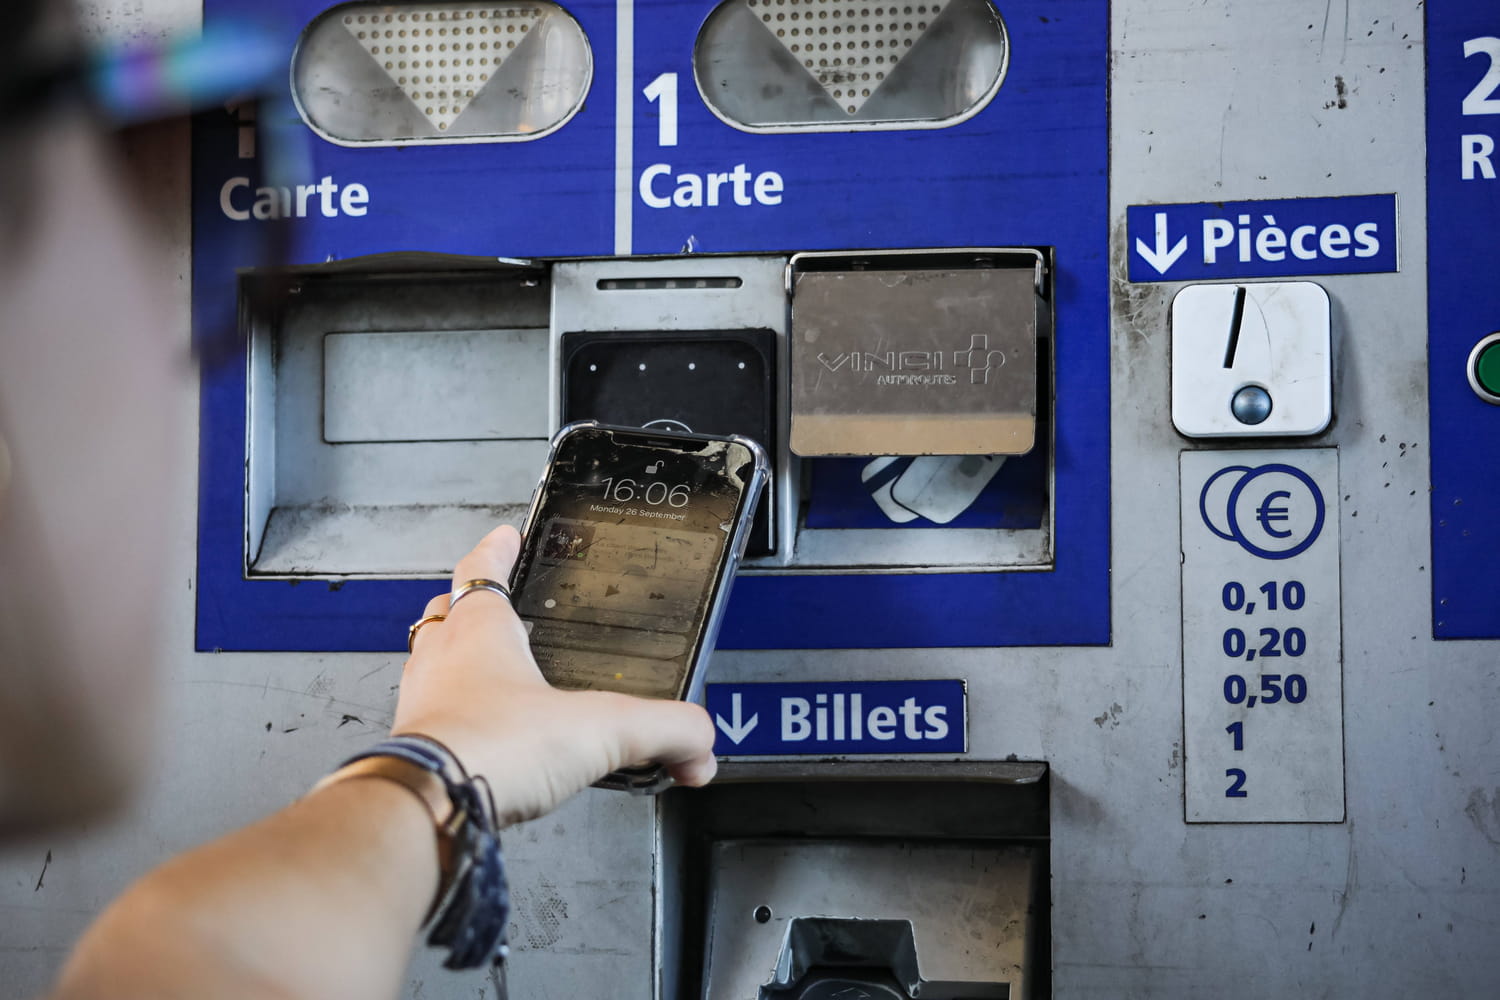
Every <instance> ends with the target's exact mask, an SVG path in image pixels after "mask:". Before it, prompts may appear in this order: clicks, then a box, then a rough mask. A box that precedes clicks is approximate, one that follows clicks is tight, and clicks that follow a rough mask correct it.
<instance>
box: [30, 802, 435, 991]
mask: <svg viewBox="0 0 1500 1000" xmlns="http://www.w3.org/2000/svg"><path fill="white" fill-rule="evenodd" d="M437 879H438V865H437V847H436V836H435V833H434V830H433V823H432V817H431V815H430V814H429V813H428V811H427V809H426V808H425V807H424V806H423V805H422V803H421V801H420V800H418V799H417V797H416V796H414V795H412V794H411V792H409V791H408V790H406V789H404V788H402V787H400V786H399V785H396V784H395V783H393V782H390V781H384V780H380V779H361V780H356V781H345V782H340V783H336V784H333V785H331V786H329V787H327V788H324V789H322V790H320V791H318V792H317V793H316V794H314V795H311V796H308V797H307V798H305V799H303V800H301V801H299V802H297V803H295V804H294V805H292V806H289V807H288V808H286V809H283V810H282V811H281V812H279V813H276V814H275V815H273V816H271V817H269V818H267V819H265V820H262V821H261V822H259V823H257V824H255V825H254V826H251V827H247V828H246V829H244V830H241V831H239V832H237V833H234V834H231V835H229V836H227V837H224V838H223V839H221V840H217V841H214V842H213V843H210V844H208V845H206V846H204V847H201V848H199V849H198V850H195V851H193V852H191V853H189V854H186V855H184V856H183V857H181V858H178V859H175V860H173V861H171V862H169V863H167V864H166V865H163V866H162V867H161V868H158V869H156V870H155V871H153V872H151V873H150V874H149V875H147V876H146V877H145V878H143V879H141V880H140V881H139V882H138V883H136V884H135V885H134V886H132V887H131V888H130V889H129V890H128V891H127V892H126V893H125V895H124V896H122V897H120V899H119V900H118V901H116V902H115V903H114V904H113V905H112V906H111V907H110V908H109V909H108V910H107V911H105V913H104V915H103V916H102V917H100V919H99V921H98V922H97V923H96V924H95V925H94V926H93V927H92V928H90V930H89V931H88V932H87V933H86V934H85V936H84V938H83V940H82V941H81V942H80V943H79V946H78V948H77V950H76V951H75V952H74V955H73V957H72V959H71V960H70V961H69V963H68V965H67V967H66V968H65V969H64V971H63V974H62V977H61V979H60V980H59V983H58V987H57V989H56V991H55V992H54V994H53V996H54V998H55V1000H75V998H78V1000H84V998H87V1000H92V998H95V997H100V998H102V997H108V998H110V1000H117V998H118V1000H126V998H134V997H143V998H144V997H150V998H153V1000H158V998H161V1000H164V998H171V997H184V998H193V1000H199V998H202V997H204V996H226V997H228V996H233V997H241V996H244V997H262V996H263V997H277V998H289V1000H290V998H298V1000H300V998H304V997H305V998H308V1000H314V998H315V1000H333V998H338V997H350V998H359V1000H366V998H379V997H393V996H395V995H396V994H397V992H398V989H399V986H400V982H401V976H402V973H403V972H404V970H405V967H406V962H407V957H408V955H409V952H410V949H411V945H412V936H413V934H414V933H415V932H416V930H417V927H418V925H419V923H420V921H421V919H422V916H423V914H424V913H425V912H426V909H427V906H428V904H429V903H430V901H431V899H432V896H433V893H434V891H435V888H436V885H437Z"/></svg>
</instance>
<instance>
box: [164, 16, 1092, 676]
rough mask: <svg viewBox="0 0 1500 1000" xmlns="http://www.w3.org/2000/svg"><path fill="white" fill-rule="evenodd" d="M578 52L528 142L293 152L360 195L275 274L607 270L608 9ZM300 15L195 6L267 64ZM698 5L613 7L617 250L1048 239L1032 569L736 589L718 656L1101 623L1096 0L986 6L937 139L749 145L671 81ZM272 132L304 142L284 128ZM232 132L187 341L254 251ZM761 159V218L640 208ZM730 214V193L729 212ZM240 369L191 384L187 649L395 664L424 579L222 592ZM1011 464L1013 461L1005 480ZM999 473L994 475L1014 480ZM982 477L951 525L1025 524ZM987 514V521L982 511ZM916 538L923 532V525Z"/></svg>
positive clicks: (241, 396)
mask: <svg viewBox="0 0 1500 1000" xmlns="http://www.w3.org/2000/svg"><path fill="white" fill-rule="evenodd" d="M565 6H566V7H567V9H568V11H569V12H570V13H571V14H572V15H573V16H574V17H576V18H577V20H578V22H579V23H580V25H582V27H583V29H584V31H585V33H586V34H587V36H588V38H589V39H590V42H591V44H592V46H593V54H594V81H593V85H592V88H591V90H590V92H589V96H588V98H587V100H586V102H585V106H584V108H583V110H582V111H580V112H579V114H578V115H577V116H576V117H575V118H574V119H573V120H572V121H570V122H569V123H568V124H566V125H565V126H563V127H562V128H561V129H559V130H558V131H557V132H556V133H554V134H553V135H550V136H547V137H545V138H543V139H539V140H536V141H534V142H526V143H504V144H478V145H455V146H426V147H409V148H405V149H345V148H341V147H335V146H332V145H330V144H327V143H324V142H321V141H317V140H314V141H313V145H314V150H313V155H314V162H313V164H312V167H311V169H310V170H309V176H308V177H307V178H306V182H307V183H315V182H317V181H319V180H320V179H321V178H323V177H330V178H332V179H333V181H332V183H336V184H338V185H340V186H344V185H347V184H349V183H359V184H363V185H364V186H365V187H366V188H368V191H369V207H368V210H367V212H366V213H365V214H364V215H363V216H359V217H349V216H346V215H342V214H340V215H338V216H336V217H324V216H323V214H322V212H321V210H319V211H315V212H311V213H310V215H309V217H308V218H306V219H304V220H301V222H300V227H299V230H298V235H297V242H296V250H295V254H294V259H296V260H300V261H306V262H314V261H324V260H329V259H334V260H337V259H346V258H350V257H356V256H362V255H367V254H375V253H385V252H391V251H401V250H416V251H433V252H444V253H461V254H477V255H498V256H513V257H541V258H560V257H572V256H588V255H608V254H611V253H613V252H614V247H615V240H616V237H617V234H616V232H615V228H614V224H615V200H614V199H615V106H616V85H615V79H616V74H617V65H616V61H615V15H616V3H615V2H614V0H608V2H601V0H578V2H569V3H567V4H565ZM323 8H324V4H322V3H317V2H308V0H275V2H273V0H205V17H206V18H207V19H209V20H210V21H214V20H228V19H231V18H234V17H238V16H256V17H259V18H264V17H265V16H268V14H274V15H276V16H278V17H281V18H283V20H284V24H285V25H286V27H285V29H284V33H285V37H286V44H287V49H288V53H289V54H290V51H291V48H292V46H293V44H294V42H295V38H296V35H297V32H298V31H300V30H301V28H302V26H304V25H306V24H307V23H308V22H310V21H311V20H312V19H313V18H314V17H315V16H316V15H317V14H318V13H320V12H321V10H322V9H323ZM712 8H713V4H712V3H706V2H702V0H682V2H675V3H651V4H646V3H637V4H636V5H635V13H634V18H635V24H634V31H635V40H636V42H635V51H634V66H633V74H632V82H631V87H632V91H633V93H632V98H633V105H632V106H633V108H634V117H635V130H634V135H633V142H632V149H631V152H632V156H633V162H634V170H633V172H632V175H631V183H632V185H633V190H632V194H633V195H634V198H633V204H634V208H633V211H632V213H631V225H632V247H633V250H634V252H636V253H676V252H679V251H680V250H682V249H683V248H684V247H685V246H690V247H692V248H694V249H696V250H699V251H712V252H733V253H742V252H756V251H797V250H811V249H856V248H904V247H942V246H1049V247H1054V248H1055V253H1056V261H1057V270H1056V273H1055V274H1054V275H1053V279H1054V285H1053V290H1054V305H1055V310H1056V354H1055V391H1056V403H1055V413H1054V416H1053V419H1054V423H1053V435H1054V440H1055V446H1054V447H1055V468H1054V470H1053V473H1054V474H1053V480H1052V495H1053V501H1054V503H1053V522H1052V526H1053V531H1054V537H1055V539H1056V541H1055V545H1054V548H1055V568H1054V569H1053V570H1052V571H1050V572H1021V573H962V574H892V575H880V576H876V575H859V576H827V575H820V576H795V575H792V576H775V577H767V576H756V577H743V578H741V579H740V580H739V581H738V582H737V584H736V587H735V594H734V599H733V601H732V603H731V606H730V608H729V613H728V616H727V619H726V622H725V626H724V630H723V633H722V636H721V645H723V646H728V647H738V648H820V647H889V646H897V647H902V646H904V647H912V646H964V645H1036V644H1095V643H1107V642H1108V641H1109V634H1110V631H1109V630H1110V625H1109V622H1110V611H1109V504H1108V484H1109V311H1108V293H1109V283H1108V229H1109V220H1108V186H1107V181H1108V167H1107V155H1108V127H1107V93H1106V87H1107V79H1108V52H1107V45H1108V38H1109V30H1108V19H1107V5H1106V4H1103V3H1099V2H1097V0H1066V2H1062V0H1018V2H1016V3H1007V4H1004V5H1003V10H1002V13H1003V15H1004V17H1005V22H1006V26H1007V29H1008V30H1009V32H1010V40H1011V46H1012V49H1011V58H1010V64H1009V69H1008V75H1007V76H1006V79H1005V81H1004V83H1003V85H1002V86H1001V88H1000V91H999V92H998V94H997V95H996V97H995V99H994V100H993V101H992V102H991V104H990V105H989V106H987V107H986V108H985V109H984V110H982V111H980V112H979V113H978V114H976V115H975V116H974V117H973V118H971V119H970V120H968V121H966V122H964V123H962V124H959V125H956V126H953V127H951V128H944V129H935V130H910V131H906V130H897V131H885V132H877V133H823V134H800V135H753V134H749V133H745V132H740V131H737V130H735V129H733V128H731V127H729V126H728V125H725V124H724V123H723V122H721V121H720V120H719V119H718V118H716V117H714V116H713V115H712V114H711V113H710V112H709V111H708V109H707V108H706V107H705V106H704V104H703V103H702V101H701V99H700V98H699V96H698V94H697V92H696V90H695V89H694V87H693V84H692V63H691V52H692V44H693V40H694V38H695V36H696V34H697V31H698V28H699V26H700V25H701V24H702V22H703V19H704V17H705V16H706V15H707V14H708V12H709V11H710V10H711V9H712ZM668 72H673V73H676V74H678V80H679V86H678V95H679V100H678V112H679V143H678V145H677V146H675V147H670V148H661V147H658V146H657V141H658V127H657V126H658V119H657V118H656V117H655V116H656V114H657V109H658V105H657V104H654V103H652V102H649V101H647V100H646V99H645V98H644V97H643V96H642V95H641V90H642V88H644V87H646V86H647V85H649V84H650V83H651V82H652V81H653V80H655V79H656V78H657V77H658V76H660V74H662V73H668ZM276 127H277V128H278V129H279V130H280V131H281V132H282V133H283V134H285V135H288V136H291V135H296V136H298V137H305V136H306V135H307V132H306V130H305V128H304V127H303V126H302V125H301V123H300V121H289V122H280V123H277V126H276ZM237 131H238V123H237V122H236V121H235V118H234V116H233V115H232V114H231V113H229V112H225V113H222V114H215V115H209V116H205V118H204V119H203V120H202V121H201V122H200V123H199V124H198V126H197V127H196V128H195V132H194V245H195V258H194V270H193V288H194V302H195V310H196V320H195V321H196V323H197V324H198V328H199V330H200V331H201V330H205V329H210V328H213V327H216V326H219V325H222V324H224V323H228V322H232V321H233V319H234V315H235V308H236V305H235V302H236V299H235V289H234V278H233V274H234V268H235V267H237V266H243V265H246V264H252V263H254V262H255V261H256V259H257V257H256V255H255V251H254V249H253V247H252V246H251V245H250V244H251V242H252V237H253V236H254V234H255V232H256V229H255V227H256V225H257V224H256V223H255V222H254V221H253V220H251V221H234V220H232V219H230V218H228V217H227V216H226V214H225V213H224V211H223V210H222V208H221V196H222V195H223V193H224V188H225V185H226V183H229V182H230V181H232V179H233V178H236V177H245V178H247V179H248V180H249V181H250V186H249V187H244V186H241V187H237V188H234V189H233V190H232V192H231V207H232V208H235V209H236V210H243V208H244V207H245V204H244V202H243V201H242V200H238V199H244V198H246V197H248V195H249V193H250V191H251V190H252V189H253V187H254V186H256V184H257V183H258V181H257V180H256V179H255V176H256V175H255V172H254V166H255V165H254V163H249V164H247V163H246V162H245V161H241V160H239V159H238V156H237V151H238V145H237ZM656 163H669V164H670V165H671V169H672V171H673V172H683V171H693V172H698V173H708V172H726V171H732V170H733V168H734V167H735V166H736V165H738V164H741V163H743V164H745V165H746V170H747V171H749V172H751V173H752V174H755V173H760V172H764V171H767V170H774V171H776V172H777V173H778V174H780V175H781V177H782V178H783V193H782V196H781V200H780V202H779V204H775V205H764V204H757V205H753V206H738V205H729V206H721V207H717V208H713V209H709V208H701V209H697V208H688V209H678V208H675V207H674V208H671V209H656V208H651V207H650V206H649V205H647V204H645V203H644V202H642V201H641V199H640V197H639V188H638V185H637V182H638V180H639V178H640V175H641V173H642V171H644V170H646V169H647V168H649V167H650V166H651V165H653V164H656ZM731 200H732V199H731ZM245 440H246V434H245V376H244V372H243V370H242V369H240V368H235V369H233V370H227V371H219V372H215V373H212V374H210V375H209V376H208V377H207V378H206V379H205V382H204V385H203V397H202V445H201V456H200V472H201V485H200V501H201V503H200V513H199V531H200V535H199V614H198V646H199V648H203V649H215V648H222V649H301V650H342V649H386V650H392V649H399V648H401V647H402V645H403V642H404V636H405V626H406V624H407V623H408V622H409V621H411V620H412V619H413V618H415V617H416V615H417V613H418V612H419V611H420V610H421V606H422V602H423V601H424V600H425V599H426V598H427V597H428V596H430V594H431V593H432V592H433V591H434V590H435V589H438V588H440V586H441V585H440V584H437V583H433V582H427V583H423V582H413V581H380V580H353V581H349V582H347V583H343V584H333V585H330V584H327V583H323V582H311V581H309V582H303V583H300V584H292V583H289V582H287V581H266V580H247V579H246V578H245V576H244V572H243V562H244V556H243V549H244V484H245ZM1021 468H1024V466H1022V467H1021ZM1018 471H1019V470H1018ZM1004 483H1005V480H1004V479H1001V478H999V477H997V481H996V484H995V487H994V488H995V491H996V492H995V493H994V494H993V495H992V499H993V500H994V502H993V503H991V504H990V505H989V506H988V507H984V506H981V507H980V508H978V509H977V510H976V511H975V516H976V517H988V518H990V520H989V521H987V522H985V523H988V524H991V525H994V524H1004V525H1009V524H1010V523H1012V521H1013V519H1014V518H1017V517H1020V518H1023V519H1026V520H1030V519H1031V518H1032V517H1033V516H1034V511H1029V510H1027V511H1019V510H1013V509H1011V508H1010V507H1007V506H1006V503H1007V502H1006V501H1005V499H1004V490H1005V486H1004ZM986 511H988V513H985V512H986ZM933 530H940V529H933Z"/></svg>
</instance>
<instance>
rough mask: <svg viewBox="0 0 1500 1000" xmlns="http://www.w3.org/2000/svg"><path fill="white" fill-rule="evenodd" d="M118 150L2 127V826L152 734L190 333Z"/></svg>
mask: <svg viewBox="0 0 1500 1000" xmlns="http://www.w3.org/2000/svg"><path fill="white" fill-rule="evenodd" d="M111 152H112V150H111V149H110V147H109V146H107V144H106V142H105V140H104V138H103V137H102V136H100V135H99V134H97V130H96V127H95V126H94V125H93V124H92V123H91V122H90V121H89V119H88V117H87V115H86V114H85V113H83V112H82V111H60V112H58V113H55V114H51V115H49V116H47V117H45V118H39V119H38V120H37V121H35V122H33V123H30V124H27V125H24V126H20V127H17V128H16V129H13V130H11V131H8V132H5V133H3V134H0V156H3V157H4V158H5V160H6V161H7V162H9V163H10V164H11V165H13V167H14V169H10V170H7V171H6V175H7V180H8V181H9V190H4V191H0V205H5V206H6V207H7V208H11V209H16V210H14V211H9V212H5V213H0V438H3V440H4V450H5V451H7V452H8V463H7V461H6V460H5V459H4V458H3V457H0V832H3V831H11V832H13V831H16V830H18V829H23V828H28V827H36V826H41V825H46V824H51V823H55V822H59V821H62V820H68V819H77V818H81V817H86V816H88V815H92V814H94V813H97V812H98V811H99V810H101V809H102V808H104V807H106V806H108V805H110V804H112V803H114V802H115V801H117V800H118V799H119V798H120V796H121V794H122V793H123V792H124V791H125V790H126V789H127V788H128V786H129V783H130V779H131V777H132V776H133V775H134V774H135V773H136V771H137V770H138V765H139V763H140V762H141V760H142V758H143V757H144V753H145V749H146V740H145V738H144V736H145V733H146V731H147V729H148V726H149V722H150V712H149V707H150V702H151V700H152V698H151V694H152V688H153V687H154V681H155V677H154V675H153V670H152V667H151V664H152V662H153V660H154V659H155V656H154V641H155V630H156V625H157V622H158V619H159V617H160V615H159V612H160V607H159V606H160V604H161V602H162V601H163V599H164V594H165V593H166V592H167V589H166V586H165V580H164V579H163V573H162V570H163V550H164V541H165V538H166V532H167V529H168V526H169V525H170V524H172V523H174V514H175V513H176V512H175V510H174V508H173V505H172V502H171V496H170V493H171V490H170V485H171V482H172V476H171V475H170V460H171V458H172V457H173V455H174V454H175V453H176V449H175V447H174V445H175V443H176V441H177V436H176V434H175V430H176V428H175V427H174V422H173V416H174V414H176V413H180V412H181V409H180V406H179V397H178V395H177V394H178V393H179V392H181V391H183V386H182V382H183V378H182V376H183V374H184V373H185V372H186V370H187V367H186V364H185V358H186V342H187V333H186V331H185V330H182V329H174V328H173V327H172V326H171V325H169V322H168V319H167V317H166V316H165V310H164V300H165V299H166V298H167V293H168V292H169V291H170V286H168V285H167V284H166V283H165V282H166V275H165V274H164V262H163V255H162V253H161V248H160V247H159V246H157V245H154V244H153V243H152V241H151V238H150V236H149V235H148V234H150V233H151V232H152V230H150V229H149V228H148V227H146V226H143V225H142V223H141V220H139V219H137V218H136V217H135V215H134V213H135V211H137V209H136V208H135V207H134V205H133V200H135V199H138V198H139V192H132V191H131V190H129V189H128V187H127V185H126V183H125V182H124V180H123V178H124V177H128V176H129V175H128V174H122V173H121V172H120V171H119V169H118V164H116V163H115V162H114V161H113V160H112V158H111V155H110V153H111ZM28 160H29V161H30V162H29V168H28V165H27V162H28ZM7 464H8V465H9V471H8V480H9V481H8V483H6V479H7V473H6V471H5V469H4V466H5V465H7ZM179 523H180V522H179ZM172 593H174V594H177V595H181V594H183V593H185V591H184V589H183V587H182V585H181V584H180V583H179V585H178V586H177V587H175V588H173V589H172Z"/></svg>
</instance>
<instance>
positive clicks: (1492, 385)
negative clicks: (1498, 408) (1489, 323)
mask: <svg viewBox="0 0 1500 1000" xmlns="http://www.w3.org/2000/svg"><path fill="white" fill-rule="evenodd" d="M1474 377H1475V378H1476V379H1478V380H1479V385H1480V387H1481V388H1482V389H1484V391H1485V392H1488V393H1490V394H1491V395H1495V396H1500V341H1496V342H1495V343H1493V344H1491V345H1489V346H1488V347H1486V348H1485V349H1484V350H1482V351H1480V352H1479V357H1477V358H1475V359H1474Z"/></svg>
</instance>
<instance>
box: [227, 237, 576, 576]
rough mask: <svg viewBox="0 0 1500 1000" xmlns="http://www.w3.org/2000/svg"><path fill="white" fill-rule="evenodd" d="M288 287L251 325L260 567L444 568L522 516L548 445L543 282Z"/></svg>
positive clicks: (323, 280) (382, 278) (473, 279)
mask: <svg viewBox="0 0 1500 1000" xmlns="http://www.w3.org/2000/svg"><path fill="white" fill-rule="evenodd" d="M471 263H472V262H471ZM290 303H291V304H290V305H289V307H288V309H287V313H286V316H285V318H284V320H283V321H282V323H281V324H280V326H279V328H278V329H277V330H276V331H275V333H274V335H273V333H272V332H271V331H269V330H257V331H254V333H253V337H254V339H253V347H254V350H253V351H252V355H251V367H250V385H249V395H250V401H249V419H250V426H251V433H250V442H249V448H248V459H249V461H248V469H247V479H248V484H247V487H246V489H247V492H248V496H249V498H250V502H249V503H248V504H247V508H246V526H245V527H246V553H245V562H246V565H247V567H248V570H249V572H250V573H251V574H253V575H256V576H289V577H301V576H319V575H324V576H327V575H353V576H358V575H371V574H379V575H397V576H400V575H426V576H440V575H442V574H443V573H445V572H448V571H449V570H451V568H452V567H451V566H449V565H444V563H445V562H446V561H448V560H452V559H456V558H457V556H458V555H459V554H462V552H463V551H464V550H465V546H466V545H467V544H472V543H471V542H466V541H465V540H466V539H471V538H478V537H480V536H482V535H483V533H484V532H485V531H486V530H488V527H490V526H493V524H494V523H495V522H496V521H497V520H503V521H509V522H511V523H513V524H516V525H519V524H520V519H521V516H522V515H523V514H524V513H525V504H526V502H527V498H528V496H529V494H530V491H531V488H532V487H533V486H534V485H536V475H537V470H538V469H540V468H541V463H542V461H543V458H544V457H545V455H546V453H547V434H548V431H547V430H546V414H545V400H546V392H547V390H546V388H545V386H546V373H547V370H548V369H547V363H548V347H547V326H546V325H547V311H546V310H547V288H546V284H545V282H544V281H542V280H540V279H538V278H536V277H533V276H531V275H530V274H529V273H528V274H524V275H520V276H518V275H516V274H515V273H513V272H508V271H507V270H505V269H500V268H492V269H490V270H483V271H469V272H468V273H462V272H460V273H458V274H455V275H450V276H446V277H441V278H437V279H431V278H425V279H414V278H413V277H412V275H411V273H410V272H406V273H403V272H402V271H400V270H395V271H392V272H390V273H386V274H377V275H374V276H353V277H346V276H339V275H336V274H329V275H310V276H307V277H304V278H303V279H302V280H301V283H300V284H299V286H298V288H297V292H296V294H294V295H293V296H292V297H291V299H290ZM437 538H443V539H446V540H449V542H450V544H449V545H448V547H446V548H438V547H436V546H434V544H433V542H434V540H435V539H437ZM438 552H444V553H445V555H443V556H437V555H436V553H438Z"/></svg>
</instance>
